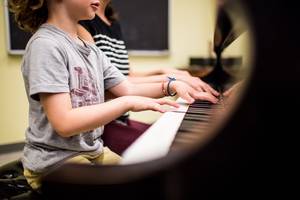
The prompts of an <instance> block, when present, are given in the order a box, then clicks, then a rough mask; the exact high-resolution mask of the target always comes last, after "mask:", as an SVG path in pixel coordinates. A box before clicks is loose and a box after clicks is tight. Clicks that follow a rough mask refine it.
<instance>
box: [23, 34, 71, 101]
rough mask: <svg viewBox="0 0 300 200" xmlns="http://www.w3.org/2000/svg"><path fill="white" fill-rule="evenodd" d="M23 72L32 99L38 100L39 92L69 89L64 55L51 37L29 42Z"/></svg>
mask: <svg viewBox="0 0 300 200" xmlns="http://www.w3.org/2000/svg"><path fill="white" fill-rule="evenodd" d="M23 73H25V74H26V75H27V79H28V88H29V95H30V97H31V98H33V99H34V100H39V95H38V94H39V93H63V92H69V91H70V89H69V72H68V68H67V61H66V56H64V52H63V50H62V49H61V48H60V47H59V45H58V44H57V42H55V41H53V40H51V39H46V38H37V39H35V40H34V41H33V42H32V43H31V46H30V48H29V50H28V52H27V55H26V58H25V65H24V69H23ZM26 75H25V76H26Z"/></svg>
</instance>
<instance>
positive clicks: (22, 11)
mask: <svg viewBox="0 0 300 200" xmlns="http://www.w3.org/2000/svg"><path fill="white" fill-rule="evenodd" d="M8 6H9V10H10V11H11V12H12V13H14V17H15V21H16V22H17V24H18V26H19V27H20V28H21V29H23V30H25V31H29V32H35V31H36V30H37V29H38V28H39V27H40V26H41V25H42V24H43V23H45V22H46V20H47V18H48V9H47V4H46V0H8Z"/></svg>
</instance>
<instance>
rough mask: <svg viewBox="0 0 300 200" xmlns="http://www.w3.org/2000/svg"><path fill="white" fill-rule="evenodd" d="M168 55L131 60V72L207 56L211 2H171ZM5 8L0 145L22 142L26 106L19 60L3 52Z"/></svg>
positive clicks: (0, 31)
mask: <svg viewBox="0 0 300 200" xmlns="http://www.w3.org/2000/svg"><path fill="white" fill-rule="evenodd" d="M170 2H171V10H170V11H171V15H170V16H171V21H170V55H169V56H165V57H131V58H130V61H131V65H132V67H133V69H134V70H145V69H148V68H150V67H151V68H154V67H157V68H158V67H167V66H168V67H169V66H171V67H182V66H187V65H188V59H189V57H190V56H204V57H207V56H209V54H210V52H209V51H208V49H209V48H208V46H209V42H211V41H212V37H213V30H214V18H213V16H214V7H213V1H212V0H189V1H188V2H187V1H185V0H170ZM4 21H5V20H4V5H3V1H1V3H0V91H1V98H0V144H6V143H13V142H19V141H22V140H24V130H25V129H26V126H27V110H28V104H27V99H26V95H25V91H24V86H23V80H22V76H21V72H20V63H21V57H20V56H9V55H8V54H7V51H6V32H5V29H6V27H5V23H4ZM149 113H151V112H142V113H138V114H135V115H133V117H134V118H137V117H138V118H140V117H141V118H142V120H143V121H146V122H147V121H148V122H151V121H153V120H154V119H155V117H157V116H158V115H157V114H153V113H151V114H152V115H151V116H150V118H149V117H148V116H147V117H145V116H146V115H148V114H149Z"/></svg>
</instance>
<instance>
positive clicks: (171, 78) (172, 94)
mask: <svg viewBox="0 0 300 200" xmlns="http://www.w3.org/2000/svg"><path fill="white" fill-rule="evenodd" d="M168 79H169V82H168V85H167V93H168V95H169V96H171V97H173V96H175V95H176V94H177V92H174V93H171V91H170V84H171V82H172V81H176V78H175V77H171V76H168Z"/></svg>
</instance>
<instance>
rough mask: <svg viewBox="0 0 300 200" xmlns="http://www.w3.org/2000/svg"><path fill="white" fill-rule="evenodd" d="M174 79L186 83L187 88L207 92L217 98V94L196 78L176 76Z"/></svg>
mask: <svg viewBox="0 0 300 200" xmlns="http://www.w3.org/2000/svg"><path fill="white" fill-rule="evenodd" d="M175 77H176V79H177V80H180V81H183V82H185V83H187V84H188V85H189V86H191V87H192V88H194V89H195V90H197V91H198V92H207V93H210V94H212V95H214V96H219V92H217V91H216V90H215V89H213V88H212V87H211V86H210V85H209V84H207V83H205V82H204V81H202V80H201V79H200V78H198V77H194V76H184V75H176V76H175Z"/></svg>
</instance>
